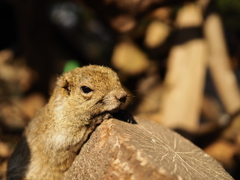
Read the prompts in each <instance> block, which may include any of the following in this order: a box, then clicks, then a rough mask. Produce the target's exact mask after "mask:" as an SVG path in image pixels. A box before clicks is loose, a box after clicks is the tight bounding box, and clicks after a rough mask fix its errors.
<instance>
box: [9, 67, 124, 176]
mask: <svg viewBox="0 0 240 180" xmlns="http://www.w3.org/2000/svg"><path fill="white" fill-rule="evenodd" d="M82 86H87V87H89V88H91V89H92V90H93V91H91V92H89V93H84V92H83V90H82V89H81V87H82ZM126 96H127V94H126V92H125V91H124V90H123V88H122V86H121V84H120V82H119V79H118V77H117V74H116V73H115V72H113V71H112V70H111V69H109V68H107V67H101V66H96V65H90V66H85V67H82V68H76V69H74V70H72V71H70V72H67V73H65V74H63V75H62V76H60V77H59V78H58V80H57V85H56V88H55V89H54V92H53V94H52V96H51V98H50V100H49V103H48V104H47V105H46V106H45V107H44V108H43V109H42V110H40V112H39V113H38V114H37V115H36V117H35V118H34V119H33V120H32V121H31V122H30V123H29V125H28V127H27V128H26V130H25V135H24V137H23V139H22V141H21V142H20V143H19V144H18V146H17V148H16V150H15V152H14V153H13V155H12V157H11V159H10V161H9V164H8V172H7V179H8V180H18V179H19V180H20V179H21V180H22V179H24V180H26V179H28V180H30V179H31V180H38V179H39V180H43V179H45V180H57V179H61V178H62V175H63V173H64V172H65V171H66V170H67V169H68V168H69V166H70V165H71V164H72V162H73V160H74V158H75V157H76V155H77V153H78V152H79V150H80V148H81V147H82V145H83V143H84V142H85V141H86V139H87V137H88V135H89V134H90V133H91V132H92V131H93V130H94V129H95V127H96V125H97V124H99V123H101V122H102V120H103V119H105V118H109V117H110V114H109V113H111V112H115V111H117V110H119V109H120V108H122V107H123V106H124V105H125V100H126Z"/></svg>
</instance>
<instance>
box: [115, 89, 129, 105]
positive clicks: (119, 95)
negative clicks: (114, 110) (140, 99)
mask: <svg viewBox="0 0 240 180" xmlns="http://www.w3.org/2000/svg"><path fill="white" fill-rule="evenodd" d="M115 97H116V99H117V100H119V101H120V102H121V103H125V102H126V100H127V94H126V92H124V91H123V92H119V93H117V94H116V95H115Z"/></svg>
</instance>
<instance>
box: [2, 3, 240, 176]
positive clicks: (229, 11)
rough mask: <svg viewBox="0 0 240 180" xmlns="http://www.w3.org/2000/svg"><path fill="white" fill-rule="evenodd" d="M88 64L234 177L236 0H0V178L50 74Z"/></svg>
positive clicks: (239, 54)
mask: <svg viewBox="0 0 240 180" xmlns="http://www.w3.org/2000/svg"><path fill="white" fill-rule="evenodd" d="M88 64H99V65H106V66H109V67H111V68H112V69H114V70H115V71H117V72H118V74H119V77H120V79H121V82H122V84H123V86H124V88H125V89H126V90H127V91H128V94H129V103H128V106H127V109H128V110H129V111H131V112H132V113H133V114H134V115H136V116H139V117H143V118H145V119H148V120H150V121H154V122H156V123H158V124H161V125H163V126H166V127H168V128H171V129H173V130H175V131H177V132H179V133H180V134H182V135H183V136H184V137H186V138H188V139H189V140H191V141H192V142H193V143H194V144H196V145H197V146H199V147H200V148H202V149H203V150H204V151H205V152H207V153H208V154H210V155H211V156H213V157H214V158H215V159H217V160H218V161H219V162H220V163H221V164H222V165H223V167H224V168H225V169H226V170H227V171H228V172H229V173H230V174H231V175H232V176H233V177H234V178H235V179H240V93H239V84H240V1H238V0H232V1H229V0H198V1H183V0H181V1H179V0H175V1H174V0H145V1H142V0H97V1H96V0H62V1H59V0H24V1H20V0H1V1H0V179H2V180H4V179H5V178H6V177H5V172H6V168H7V162H8V159H9V157H10V155H11V153H12V152H13V150H14V147H15V146H16V143H17V142H18V141H19V139H20V137H21V135H22V133H23V130H24V127H25V126H26V125H27V124H28V122H29V121H30V120H31V119H32V118H33V116H34V114H35V113H36V111H38V110H39V109H40V108H41V107H43V106H44V105H45V104H46V103H47V101H48V98H49V96H50V95H51V92H52V90H53V88H54V86H55V80H56V78H57V76H59V75H61V74H62V73H63V72H66V71H69V70H71V69H73V68H75V67H78V66H79V67H81V66H84V65H88Z"/></svg>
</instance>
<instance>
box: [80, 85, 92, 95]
mask: <svg viewBox="0 0 240 180" xmlns="http://www.w3.org/2000/svg"><path fill="white" fill-rule="evenodd" d="M81 90H82V92H84V93H86V94H87V93H90V92H92V91H93V90H92V89H91V88H89V87H87V86H82V87H81Z"/></svg>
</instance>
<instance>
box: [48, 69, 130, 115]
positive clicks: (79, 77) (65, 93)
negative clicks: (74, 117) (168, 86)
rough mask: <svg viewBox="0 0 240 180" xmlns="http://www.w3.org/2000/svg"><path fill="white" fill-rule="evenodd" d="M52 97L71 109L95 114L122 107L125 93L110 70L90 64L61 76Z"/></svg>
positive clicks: (125, 98)
mask: <svg viewBox="0 0 240 180" xmlns="http://www.w3.org/2000/svg"><path fill="white" fill-rule="evenodd" d="M51 100H52V101H57V102H58V103H57V104H61V103H62V105H64V106H65V107H69V108H70V109H72V111H73V113H80V114H89V115H90V116H91V117H94V116H97V115H99V114H102V113H105V112H109V113H112V112H115V111H117V110H119V109H121V108H123V107H124V106H125V104H126V100H127V93H126V92H125V90H124V89H123V88H122V85H121V83H120V81H119V78H118V76H117V74H116V73H115V72H114V71H113V70H111V69H110V68H108V67H103V66H97V65H89V66H84V67H82V68H75V69H74V70H72V71H70V72H67V73H64V74H63V75H62V76H60V77H59V78H58V80H57V85H56V88H55V90H54V93H53V95H52V98H51Z"/></svg>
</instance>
